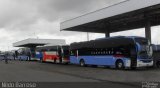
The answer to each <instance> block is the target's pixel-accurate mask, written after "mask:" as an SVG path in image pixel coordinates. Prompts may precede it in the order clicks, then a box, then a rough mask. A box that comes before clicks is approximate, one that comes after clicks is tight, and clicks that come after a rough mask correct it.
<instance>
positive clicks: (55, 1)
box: [0, 0, 160, 50]
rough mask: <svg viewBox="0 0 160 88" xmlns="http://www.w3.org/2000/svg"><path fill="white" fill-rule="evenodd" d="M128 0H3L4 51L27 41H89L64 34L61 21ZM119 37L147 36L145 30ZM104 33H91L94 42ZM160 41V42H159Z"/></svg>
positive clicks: (0, 3) (0, 6)
mask: <svg viewBox="0 0 160 88" xmlns="http://www.w3.org/2000/svg"><path fill="white" fill-rule="evenodd" d="M121 1H124V0H0V33H1V34H0V41H1V42H0V50H8V49H9V50H11V49H14V48H13V47H12V43H14V42H17V41H20V40H23V39H27V38H42V39H57V38H58V39H66V42H67V43H68V44H70V43H72V42H79V41H85V40H87V35H86V33H81V32H70V31H63V32H60V22H62V21H65V20H68V19H71V18H74V17H77V16H80V15H83V14H85V13H88V12H92V11H95V10H97V9H101V8H104V7H107V6H109V5H112V4H115V3H118V2H121ZM159 29H160V27H159V26H158V27H153V30H152V38H153V39H154V40H153V43H156V44H157V43H160V41H159V40H160V38H159V37H158V34H159ZM111 35H112V36H115V35H137V36H144V29H138V30H134V31H127V32H120V33H114V34H111ZM101 37H104V34H90V39H95V38H101ZM158 39H159V40H158Z"/></svg>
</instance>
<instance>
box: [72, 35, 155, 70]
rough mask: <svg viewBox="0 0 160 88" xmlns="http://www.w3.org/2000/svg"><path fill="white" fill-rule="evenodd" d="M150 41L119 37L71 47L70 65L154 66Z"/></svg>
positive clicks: (121, 67) (119, 67) (139, 38)
mask: <svg viewBox="0 0 160 88" xmlns="http://www.w3.org/2000/svg"><path fill="white" fill-rule="evenodd" d="M152 54H153V50H152V47H151V44H150V42H149V40H147V39H146V38H143V37H136V36H117V37H111V38H103V39H97V40H91V41H86V42H79V43H72V44H71V45H70V63H71V64H79V65H80V66H86V65H94V66H98V65H103V66H110V67H114V68H118V69H124V68H131V69H135V68H137V67H148V66H153V59H152Z"/></svg>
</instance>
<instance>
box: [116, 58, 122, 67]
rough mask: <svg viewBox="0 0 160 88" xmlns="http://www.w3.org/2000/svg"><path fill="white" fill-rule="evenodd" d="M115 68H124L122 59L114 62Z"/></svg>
mask: <svg viewBox="0 0 160 88" xmlns="http://www.w3.org/2000/svg"><path fill="white" fill-rule="evenodd" d="M116 68H117V69H123V68H124V64H123V61H122V60H118V61H117V62H116Z"/></svg>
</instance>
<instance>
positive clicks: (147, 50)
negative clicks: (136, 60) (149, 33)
mask: <svg viewBox="0 0 160 88" xmlns="http://www.w3.org/2000/svg"><path fill="white" fill-rule="evenodd" d="M135 41H136V42H137V43H139V44H140V46H141V48H140V51H138V52H139V53H138V54H139V56H140V57H141V58H142V59H144V58H148V57H149V58H151V57H152V54H153V50H152V46H151V43H150V42H149V41H148V40H147V39H145V38H136V39H135Z"/></svg>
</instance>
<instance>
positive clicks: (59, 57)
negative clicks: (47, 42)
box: [36, 45, 69, 64]
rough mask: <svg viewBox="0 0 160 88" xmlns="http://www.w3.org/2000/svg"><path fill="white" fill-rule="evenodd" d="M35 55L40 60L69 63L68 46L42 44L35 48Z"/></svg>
mask: <svg viewBox="0 0 160 88" xmlns="http://www.w3.org/2000/svg"><path fill="white" fill-rule="evenodd" d="M36 57H37V58H39V59H38V60H40V61H41V62H53V63H64V64H68V63H69V46H68V45H56V46H43V47H37V48H36Z"/></svg>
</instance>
